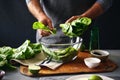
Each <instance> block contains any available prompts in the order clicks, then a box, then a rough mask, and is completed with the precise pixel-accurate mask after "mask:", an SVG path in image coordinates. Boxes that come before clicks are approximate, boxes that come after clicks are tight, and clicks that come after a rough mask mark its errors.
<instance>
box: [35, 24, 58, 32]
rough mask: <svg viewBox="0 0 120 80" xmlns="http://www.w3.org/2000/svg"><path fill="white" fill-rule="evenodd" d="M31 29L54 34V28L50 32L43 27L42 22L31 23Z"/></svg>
mask: <svg viewBox="0 0 120 80" xmlns="http://www.w3.org/2000/svg"><path fill="white" fill-rule="evenodd" d="M33 29H35V30H36V29H42V30H45V31H48V32H50V33H51V34H56V28H54V29H53V30H52V31H51V30H50V29H49V28H48V27H47V26H45V25H44V24H43V23H42V22H34V23H33Z"/></svg>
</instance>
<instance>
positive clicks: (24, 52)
mask: <svg viewBox="0 0 120 80" xmlns="http://www.w3.org/2000/svg"><path fill="white" fill-rule="evenodd" d="M40 52H41V44H39V43H34V44H33V43H30V40H26V41H25V42H24V43H23V44H22V45H21V46H20V47H18V48H16V49H14V54H13V55H12V58H15V59H30V58H32V57H34V56H35V55H36V54H38V53H40Z"/></svg>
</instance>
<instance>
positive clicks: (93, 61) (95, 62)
mask: <svg viewBox="0 0 120 80" xmlns="http://www.w3.org/2000/svg"><path fill="white" fill-rule="evenodd" d="M84 62H85V64H86V66H87V67H88V68H95V67H97V66H99V64H100V62H101V60H100V59H99V58H94V57H89V58H85V59H84Z"/></svg>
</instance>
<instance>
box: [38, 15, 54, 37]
mask: <svg viewBox="0 0 120 80" xmlns="http://www.w3.org/2000/svg"><path fill="white" fill-rule="evenodd" d="M38 21H39V22H42V23H43V24H44V25H46V26H48V27H49V28H50V30H53V26H52V21H51V20H50V18H48V17H47V16H46V15H45V14H43V15H41V17H40V19H38ZM38 32H39V33H40V34H41V35H42V36H43V37H44V36H49V35H50V34H51V33H50V32H47V31H44V30H41V29H39V30H38Z"/></svg>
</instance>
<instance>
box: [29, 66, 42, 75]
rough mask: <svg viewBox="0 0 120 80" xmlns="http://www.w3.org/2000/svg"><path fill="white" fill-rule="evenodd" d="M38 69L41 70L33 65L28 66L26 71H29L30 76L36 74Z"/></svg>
mask: <svg viewBox="0 0 120 80" xmlns="http://www.w3.org/2000/svg"><path fill="white" fill-rule="evenodd" d="M40 69H41V67H40V66H38V65H35V64H31V65H29V66H28V70H29V71H30V72H31V73H32V74H37V73H38V72H39V70H40Z"/></svg>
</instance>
